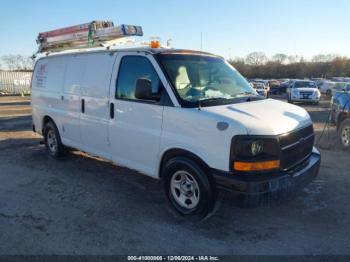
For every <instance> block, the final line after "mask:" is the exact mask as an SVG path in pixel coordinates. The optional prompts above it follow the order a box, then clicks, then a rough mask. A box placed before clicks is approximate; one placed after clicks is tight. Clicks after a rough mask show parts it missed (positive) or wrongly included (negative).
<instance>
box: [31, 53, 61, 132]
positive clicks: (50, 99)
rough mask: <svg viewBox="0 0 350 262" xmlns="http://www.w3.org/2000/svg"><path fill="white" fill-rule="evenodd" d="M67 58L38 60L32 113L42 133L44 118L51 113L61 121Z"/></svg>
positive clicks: (34, 77)
mask: <svg viewBox="0 0 350 262" xmlns="http://www.w3.org/2000/svg"><path fill="white" fill-rule="evenodd" d="M65 64H66V58H64V57H57V58H47V59H41V60H39V61H38V62H37V64H36V66H35V70H34V73H33V80H32V96H31V98H32V102H31V104H32V114H33V122H34V124H35V126H36V129H37V131H38V132H39V133H40V134H41V133H42V129H43V118H44V116H46V115H49V116H50V117H51V118H52V119H55V121H57V122H58V123H60V122H61V117H62V114H63V110H62V109H63V105H62V103H61V93H62V88H63V83H64V76H65V70H66V65H65Z"/></svg>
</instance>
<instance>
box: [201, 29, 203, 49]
mask: <svg viewBox="0 0 350 262" xmlns="http://www.w3.org/2000/svg"><path fill="white" fill-rule="evenodd" d="M201 51H203V33H202V32H201Z"/></svg>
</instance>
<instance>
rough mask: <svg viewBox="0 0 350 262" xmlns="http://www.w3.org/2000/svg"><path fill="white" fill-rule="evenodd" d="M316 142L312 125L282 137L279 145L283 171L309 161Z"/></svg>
mask: <svg viewBox="0 0 350 262" xmlns="http://www.w3.org/2000/svg"><path fill="white" fill-rule="evenodd" d="M314 140H315V135H314V130H313V127H312V125H310V126H307V127H305V128H302V129H299V130H297V131H293V132H290V133H287V134H283V135H281V136H280V137H279V143H280V147H281V166H282V169H283V170H288V169H291V168H293V167H294V166H296V165H298V164H300V163H301V162H303V161H304V160H305V159H307V158H308V157H309V156H310V154H311V152H312V147H313V145H314Z"/></svg>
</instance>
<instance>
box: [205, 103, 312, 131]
mask: <svg viewBox="0 0 350 262" xmlns="http://www.w3.org/2000/svg"><path fill="white" fill-rule="evenodd" d="M204 110H205V111H207V112H215V113H216V114H218V115H222V116H226V117H227V119H228V120H229V121H231V122H232V121H235V122H234V123H235V124H234V125H237V123H242V124H243V123H244V126H245V127H246V130H247V134H249V135H281V134H284V133H288V132H290V131H292V130H295V129H299V128H302V127H305V126H307V125H310V124H311V123H312V122H311V120H310V116H309V114H308V113H307V112H306V111H305V110H304V109H303V108H301V107H299V106H295V105H291V104H288V103H285V102H281V101H278V100H273V99H264V100H258V101H252V102H245V103H239V104H233V105H223V106H212V107H205V108H204ZM234 127H235V126H234ZM235 128H236V127H235ZM235 128H234V129H235Z"/></svg>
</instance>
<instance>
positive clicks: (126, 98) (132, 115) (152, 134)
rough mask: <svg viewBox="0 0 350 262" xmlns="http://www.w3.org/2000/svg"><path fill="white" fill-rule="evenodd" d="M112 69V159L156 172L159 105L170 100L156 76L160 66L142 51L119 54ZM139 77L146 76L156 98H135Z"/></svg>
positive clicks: (160, 117) (159, 125)
mask: <svg viewBox="0 0 350 262" xmlns="http://www.w3.org/2000/svg"><path fill="white" fill-rule="evenodd" d="M114 73H115V77H114V78H113V80H112V85H111V86H112V88H111V102H113V103H112V106H113V107H114V111H113V113H114V115H113V114H112V119H111V125H110V131H109V134H110V142H111V150H112V154H113V156H112V157H113V160H114V162H116V163H117V164H120V165H123V166H127V167H129V168H132V169H136V170H138V171H140V172H142V173H144V174H147V175H150V176H156V175H157V174H156V170H157V164H158V157H159V156H158V154H159V146H160V138H161V132H162V118H163V109H164V105H165V104H167V105H169V103H171V102H170V99H169V96H168V94H167V92H166V90H165V89H164V84H165V80H164V78H163V80H162V81H161V80H160V78H159V75H161V74H160V68H159V66H158V64H157V63H156V62H155V60H154V58H153V57H152V56H150V55H146V54H142V53H139V54H137V55H135V53H123V54H120V55H119V56H118V58H117V60H116V67H115V72H114ZM117 73H118V74H117ZM140 78H143V79H145V78H146V79H148V80H150V81H151V83H152V90H153V91H157V90H159V92H160V93H161V100H160V101H144V100H139V99H137V98H135V87H136V82H137V80H138V79H140ZM113 87H114V88H113ZM112 99H113V100H112Z"/></svg>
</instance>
